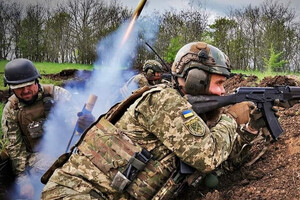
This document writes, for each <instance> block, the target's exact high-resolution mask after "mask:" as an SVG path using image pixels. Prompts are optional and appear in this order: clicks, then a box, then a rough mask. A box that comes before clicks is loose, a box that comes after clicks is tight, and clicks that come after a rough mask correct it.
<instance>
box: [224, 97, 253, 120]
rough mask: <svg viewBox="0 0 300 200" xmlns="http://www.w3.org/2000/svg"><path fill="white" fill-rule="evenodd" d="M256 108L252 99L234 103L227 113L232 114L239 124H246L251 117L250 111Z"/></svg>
mask: <svg viewBox="0 0 300 200" xmlns="http://www.w3.org/2000/svg"><path fill="white" fill-rule="evenodd" d="M254 108H255V105H254V103H253V102H251V101H244V102H241V103H237V104H234V105H233V106H231V107H229V108H228V110H227V113H228V114H229V115H231V116H232V117H233V118H234V119H235V121H236V123H237V124H239V125H241V124H246V123H247V122H249V119H250V112H251V111H252V110H253V109H254Z"/></svg>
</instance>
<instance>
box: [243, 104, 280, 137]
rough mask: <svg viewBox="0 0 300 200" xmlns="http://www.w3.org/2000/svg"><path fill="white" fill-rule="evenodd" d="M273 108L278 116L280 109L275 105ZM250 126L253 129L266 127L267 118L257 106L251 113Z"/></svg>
mask: <svg viewBox="0 0 300 200" xmlns="http://www.w3.org/2000/svg"><path fill="white" fill-rule="evenodd" d="M272 110H273V111H275V113H274V115H275V116H276V117H277V118H278V117H279V114H278V109H276V108H275V107H274V106H273V107H272ZM248 124H249V128H250V129H251V130H257V131H258V130H259V129H261V128H266V127H267V123H266V120H265V118H264V117H263V114H262V112H261V111H259V110H258V109H257V108H256V109H254V110H252V111H251V113H250V120H249V123H248Z"/></svg>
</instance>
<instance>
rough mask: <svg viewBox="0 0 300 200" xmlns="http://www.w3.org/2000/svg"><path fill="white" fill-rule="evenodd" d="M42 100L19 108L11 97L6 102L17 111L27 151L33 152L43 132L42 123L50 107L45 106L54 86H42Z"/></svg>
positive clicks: (15, 99)
mask: <svg viewBox="0 0 300 200" xmlns="http://www.w3.org/2000/svg"><path fill="white" fill-rule="evenodd" d="M42 87H43V90H44V91H43V92H42V94H41V95H42V98H39V99H38V100H37V101H36V102H34V103H33V104H32V105H29V106H22V107H20V106H19V99H18V98H17V97H16V96H15V95H12V96H11V97H10V98H9V99H8V101H10V102H11V105H12V106H13V109H15V110H16V111H17V120H18V123H19V126H20V128H21V132H22V137H23V140H24V142H25V144H26V148H27V150H28V151H30V152H33V150H34V147H35V145H36V144H37V142H38V141H39V138H40V136H41V134H42V132H43V130H42V127H41V126H42V123H43V122H44V121H45V120H46V117H47V115H48V113H49V111H50V106H49V105H46V104H47V103H48V100H47V99H49V98H51V99H52V97H53V87H54V85H42Z"/></svg>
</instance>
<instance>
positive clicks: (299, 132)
mask: <svg viewBox="0 0 300 200" xmlns="http://www.w3.org/2000/svg"><path fill="white" fill-rule="evenodd" d="M76 74H77V70H64V71H62V72H61V73H58V74H51V75H43V76H44V77H47V78H51V79H54V80H65V81H66V82H67V81H70V80H73V81H75V82H74V83H76V81H79V82H80V81H81V80H80V79H79V78H78V77H77V76H76ZM84 74H85V75H86V76H89V75H90V72H88V71H85V72H84ZM277 85H290V86H300V81H299V77H296V76H275V77H266V78H264V79H263V80H261V81H260V82H258V81H257V77H256V76H245V75H243V74H235V75H234V76H232V77H230V78H229V79H228V80H227V81H226V83H225V89H226V90H227V91H228V92H230V93H231V92H233V91H234V90H235V89H237V88H238V87H245V86H247V87H253V86H256V87H272V86H277ZM7 97H8V92H7V91H0V100H1V101H2V102H5V101H6V100H7ZM278 113H279V121H280V124H281V126H282V128H283V130H284V133H283V134H282V135H280V136H279V138H278V140H276V141H274V140H272V141H271V142H266V141H265V140H260V141H257V142H256V143H255V145H254V146H253V148H252V150H251V156H250V157H249V161H251V160H253V158H255V157H256V156H257V155H259V153H260V152H261V151H262V150H263V149H264V148H265V147H267V150H266V152H265V153H264V154H263V155H262V156H261V157H260V158H259V159H258V160H256V162H254V163H253V164H251V165H245V166H243V167H241V168H240V169H238V170H235V171H234V172H230V173H227V174H225V175H222V176H221V177H219V185H218V186H217V187H216V188H213V189H209V188H207V187H205V186H203V185H200V186H197V187H196V188H193V187H190V188H187V189H185V190H184V192H183V194H181V195H180V196H179V197H178V198H176V199H201V200H235V199H236V200H244V199H247V200H248V199H251V200H274V199H276V200H281V199H282V200H285V199H286V200H296V199H300V139H299V138H300V104H295V105H294V106H293V107H291V108H279V112H278Z"/></svg>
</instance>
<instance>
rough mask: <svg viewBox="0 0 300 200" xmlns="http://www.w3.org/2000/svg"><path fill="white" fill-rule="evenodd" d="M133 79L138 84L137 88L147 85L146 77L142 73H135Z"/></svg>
mask: <svg viewBox="0 0 300 200" xmlns="http://www.w3.org/2000/svg"><path fill="white" fill-rule="evenodd" d="M133 80H134V82H136V83H137V84H138V87H139V88H141V87H144V86H148V85H149V82H148V80H147V78H146V77H145V76H144V75H143V74H138V75H136V76H135V77H134V79H133Z"/></svg>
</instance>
